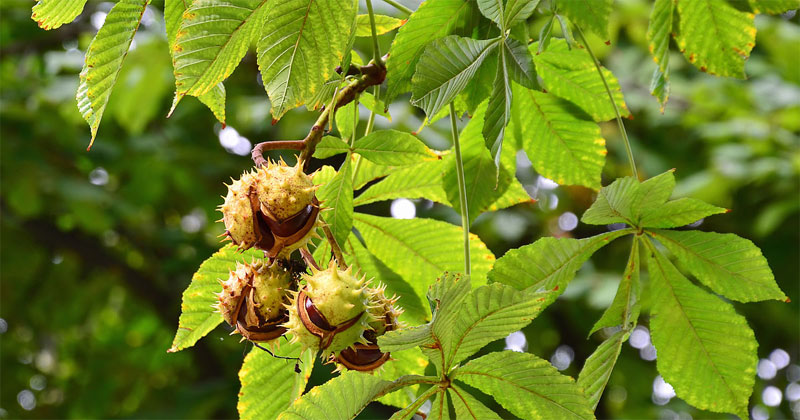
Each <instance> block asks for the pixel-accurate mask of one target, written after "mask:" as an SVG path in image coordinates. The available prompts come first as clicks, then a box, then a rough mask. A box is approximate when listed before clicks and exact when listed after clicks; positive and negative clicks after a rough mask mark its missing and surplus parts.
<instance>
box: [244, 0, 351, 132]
mask: <svg viewBox="0 0 800 420" xmlns="http://www.w3.org/2000/svg"><path fill="white" fill-rule="evenodd" d="M356 6H357V2H356V1H355V0H346V1H341V0H284V1H280V2H275V3H270V7H269V13H268V15H267V18H266V21H265V24H264V25H263V28H261V38H260V39H259V40H258V45H257V50H258V68H259V70H261V77H262V79H263V80H264V88H265V89H266V90H267V94H269V98H270V101H271V103H272V108H271V110H270V112H271V113H272V117H273V118H274V119H280V118H281V116H283V114H285V113H286V111H288V110H290V109H292V108H296V107H298V106H300V105H301V104H303V103H306V102H309V101H311V100H313V98H314V94H315V92H316V90H317V89H319V88H320V87H321V86H322V85H323V84H324V83H325V81H327V80H328V79H329V78H330V77H331V76H332V75H333V72H334V69H335V68H336V66H338V65H339V63H340V62H341V61H342V58H343V57H344V55H345V54H346V53H348V52H349V49H347V46H348V44H349V41H350V33H351V30H353V28H354V26H355V19H356V12H357V9H358V8H357V7H356ZM321 42H322V43H324V45H325V47H324V48H320V43H321Z"/></svg>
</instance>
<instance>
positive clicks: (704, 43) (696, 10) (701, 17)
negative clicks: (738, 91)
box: [675, 0, 756, 79]
mask: <svg viewBox="0 0 800 420" xmlns="http://www.w3.org/2000/svg"><path fill="white" fill-rule="evenodd" d="M678 15H679V16H680V19H679V21H678V22H679V30H678V31H677V34H676V38H675V40H676V41H677V43H678V47H679V48H680V50H681V51H682V52H683V55H684V56H686V59H687V60H689V62H690V63H692V64H694V66H695V67H697V68H698V69H700V70H701V71H703V72H706V73H709V74H714V75H718V76H732V77H737V78H739V79H744V78H745V74H744V63H745V60H747V58H748V57H749V56H750V50H752V49H753V46H754V45H755V42H756V27H755V24H754V18H755V16H754V15H753V14H752V13H747V12H742V11H740V10H738V9H736V8H735V7H734V6H733V5H731V4H730V3H728V2H727V1H725V0H703V1H679V2H678Z"/></svg>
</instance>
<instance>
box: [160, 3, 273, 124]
mask: <svg viewBox="0 0 800 420" xmlns="http://www.w3.org/2000/svg"><path fill="white" fill-rule="evenodd" d="M266 4H267V0H240V1H231V0H195V1H194V2H193V3H192V5H191V6H190V7H189V8H187V9H186V11H185V12H183V21H182V22H181V26H180V28H179V29H178V32H177V33H176V35H175V45H174V46H173V47H172V49H173V54H172V57H173V67H174V72H175V102H174V103H173V109H174V108H175V106H176V105H177V103H178V102H179V101H180V100H181V99H182V98H183V97H184V96H185V95H192V96H202V95H205V94H207V93H208V92H209V91H211V90H212V89H214V87H215V86H217V85H218V84H219V83H220V82H222V81H223V80H225V78H226V77H228V76H229V75H230V74H231V73H232V72H233V70H234V69H235V68H236V66H238V65H239V62H240V61H241V60H242V57H244V54H245V53H246V52H247V48H248V47H249V46H250V44H251V43H252V42H253V39H254V38H255V36H256V35H257V34H258V31H259V29H260V28H261V25H262V23H263V21H264V17H265V15H266V12H267V7H266Z"/></svg>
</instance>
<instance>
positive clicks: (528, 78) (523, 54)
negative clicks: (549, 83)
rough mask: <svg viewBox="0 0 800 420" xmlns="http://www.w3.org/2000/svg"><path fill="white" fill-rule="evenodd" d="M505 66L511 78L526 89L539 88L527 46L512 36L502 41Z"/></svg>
mask: <svg viewBox="0 0 800 420" xmlns="http://www.w3.org/2000/svg"><path fill="white" fill-rule="evenodd" d="M503 48H504V51H505V53H504V55H505V59H506V68H507V69H508V74H509V75H510V76H511V80H513V81H515V82H517V83H519V84H521V85H522V86H525V87H526V88H528V89H537V90H538V89H539V81H538V80H537V79H536V69H535V68H534V64H533V56H532V55H531V52H530V50H529V49H528V46H527V45H525V44H523V43H521V42H519V41H517V40H516V39H514V38H506V41H505V42H504V43H503Z"/></svg>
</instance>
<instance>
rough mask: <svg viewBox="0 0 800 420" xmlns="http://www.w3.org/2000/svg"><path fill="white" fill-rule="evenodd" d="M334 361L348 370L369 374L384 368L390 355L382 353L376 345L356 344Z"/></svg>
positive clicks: (343, 351)
mask: <svg viewBox="0 0 800 420" xmlns="http://www.w3.org/2000/svg"><path fill="white" fill-rule="evenodd" d="M334 360H335V362H336V363H340V364H342V365H344V367H346V368H347V369H350V370H357V371H361V372H369V371H372V370H375V369H377V368H379V367H381V366H383V364H384V363H386V362H387V361H388V360H389V353H383V352H381V350H380V349H379V348H378V346H377V345H375V344H361V343H356V344H354V345H353V347H352V348H346V349H344V350H342V352H341V353H339V356H338V357H336V358H335V359H334Z"/></svg>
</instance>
